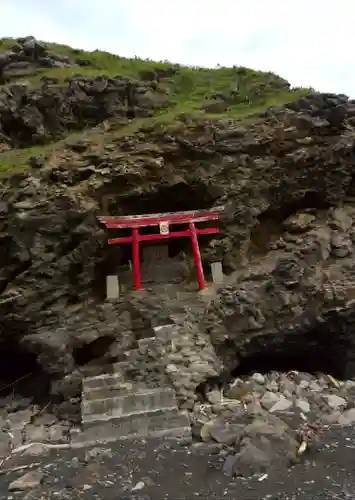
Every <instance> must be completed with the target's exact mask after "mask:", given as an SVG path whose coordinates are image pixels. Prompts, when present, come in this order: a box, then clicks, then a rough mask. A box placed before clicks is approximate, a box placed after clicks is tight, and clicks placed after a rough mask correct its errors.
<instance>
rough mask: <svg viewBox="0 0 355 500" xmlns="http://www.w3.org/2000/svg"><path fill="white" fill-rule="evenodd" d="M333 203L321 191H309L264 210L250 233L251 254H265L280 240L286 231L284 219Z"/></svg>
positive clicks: (328, 206) (323, 207)
mask: <svg viewBox="0 0 355 500" xmlns="http://www.w3.org/2000/svg"><path fill="white" fill-rule="evenodd" d="M330 206H331V204H330V203H329V202H327V200H326V199H325V197H324V196H322V194H321V193H319V192H316V191H308V192H307V193H306V194H305V195H304V196H303V197H302V198H300V199H297V200H291V201H289V202H283V203H280V204H279V206H277V207H276V208H275V207H274V206H273V207H272V208H269V209H267V210H265V211H264V212H262V213H261V214H260V215H259V216H258V218H257V223H256V224H255V226H254V229H253V230H252V232H251V235H250V249H249V252H250V254H257V255H260V254H262V255H264V254H266V253H267V252H268V249H269V245H270V244H271V243H272V242H274V241H276V240H278V239H279V238H280V236H281V235H282V234H283V233H284V232H285V228H284V227H283V223H284V221H285V220H286V219H287V218H288V217H290V216H291V215H294V214H296V213H297V212H301V211H303V212H309V213H314V212H316V211H319V210H327V209H329V208H330Z"/></svg>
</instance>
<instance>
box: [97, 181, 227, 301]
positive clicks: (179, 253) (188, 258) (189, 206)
mask: <svg viewBox="0 0 355 500" xmlns="http://www.w3.org/2000/svg"><path fill="white" fill-rule="evenodd" d="M220 196H221V193H220V192H219V191H218V189H215V188H213V186H211V187H210V186H206V185H205V184H203V183H198V182H195V183H193V184H186V183H184V182H178V183H176V184H173V185H169V186H167V185H159V186H157V187H155V188H152V191H150V192H149V193H143V194H135V195H129V196H115V194H114V185H113V184H112V185H110V187H109V188H105V192H104V193H102V192H101V193H100V197H101V198H100V200H101V211H102V213H103V214H105V215H109V216H113V217H119V216H135V215H148V214H162V213H175V212H186V211H194V210H209V209H211V208H212V207H214V206H215V204H216V201H217V200H218V199H219V197H220ZM215 225H216V221H206V222H198V223H197V227H198V228H199V229H203V228H209V227H215ZM187 229H188V224H186V223H185V224H174V226H173V232H179V231H186V230H187ZM139 232H140V234H142V235H153V234H155V233H156V234H159V233H160V227H159V225H156V226H147V227H140V228H139ZM130 236H131V229H127V228H121V229H117V230H114V229H111V230H110V232H109V237H110V238H124V237H130ZM216 237H217V238H218V235H214V236H213V238H216ZM211 239H212V236H211V235H210V234H204V235H199V237H198V242H199V247H200V251H201V252H203V250H204V249H205V248H206V247H207V246H208V245H209V243H210V241H211ZM152 247H154V250H152V251H151V249H152ZM139 251H140V262H141V272H142V274H144V272H145V270H146V268H147V267H150V265H151V263H152V262H153V261H154V262H155V264H156V265H157V266H158V265H160V266H161V267H160V271H161V272H162V273H163V266H164V265H167V266H169V265H171V266H174V268H175V270H176V274H178V267H179V265H180V264H179V263H183V262H192V260H193V252H192V247H191V239H190V238H189V237H178V238H166V239H164V240H152V241H149V242H148V241H147V242H141V243H140V249H139ZM164 260H165V262H164ZM177 261H179V262H177ZM203 264H204V263H203ZM181 267H182V266H181ZM204 270H205V273H206V278H207V279H208V278H209V274H210V268H209V266H207V264H205V265H204ZM160 271H159V273H160ZM150 272H151V271H150V270H147V273H146V274H147V276H148V279H147V283H148V282H150V283H152V282H153V281H154V280H152V279H151V276H150ZM159 273H158V272H157V273H156V276H157V277H156V281H157V282H158V281H159V280H160V278H158V274H159ZM169 274H170V273H167V282H169V278H168V275H169ZM171 274H172V275H174V271H173V270H172V268H171ZM108 275H119V276H120V286H121V285H122V286H123V288H124V287H125V286H128V288H129V287H131V286H132V285H133V283H132V246H131V243H121V244H117V245H106V248H105V257H104V259H103V260H102V262H100V264H99V266H98V268H97V272H96V276H97V277H96V279H95V290H96V292H95V293H96V294H97V295H98V296H100V297H101V298H104V296H105V283H104V278H103V277H105V276H108ZM161 279H162V280H163V277H162V278H161ZM176 279H177V280H178V278H176ZM143 281H144V279H143V277H142V282H143Z"/></svg>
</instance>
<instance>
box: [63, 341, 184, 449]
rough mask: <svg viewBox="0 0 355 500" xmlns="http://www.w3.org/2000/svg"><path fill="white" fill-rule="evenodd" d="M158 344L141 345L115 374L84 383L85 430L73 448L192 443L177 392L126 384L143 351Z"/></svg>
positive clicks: (75, 433)
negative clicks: (128, 442)
mask: <svg viewBox="0 0 355 500" xmlns="http://www.w3.org/2000/svg"><path fill="white" fill-rule="evenodd" d="M157 341H158V339H157V338H156V337H151V338H145V339H142V340H140V341H138V345H139V347H138V349H132V350H130V351H127V353H126V361H122V362H119V363H115V364H114V365H113V373H112V374H104V375H97V376H95V377H87V378H85V379H84V380H83V388H82V407H81V416H82V427H83V430H82V431H79V430H75V431H73V432H72V435H71V445H72V447H74V448H80V447H84V446H92V445H95V444H98V443H110V442H114V441H117V440H121V439H130V438H131V439H132V438H139V437H145V438H149V437H164V438H173V439H177V440H184V441H190V440H191V427H190V422H189V417H188V414H187V413H186V412H182V411H179V408H178V405H177V401H176V397H175V391H174V389H172V388H170V387H168V386H162V387H155V388H154V387H147V386H146V384H143V383H139V382H129V381H126V380H125V375H124V373H125V371H126V370H129V369H130V368H132V367H134V364H135V361H136V360H137V359H138V358H139V356H142V355H143V356H144V355H145V349H144V347H147V346H149V344H152V345H154V346H156V343H157ZM161 369H162V371H163V366H162V367H161Z"/></svg>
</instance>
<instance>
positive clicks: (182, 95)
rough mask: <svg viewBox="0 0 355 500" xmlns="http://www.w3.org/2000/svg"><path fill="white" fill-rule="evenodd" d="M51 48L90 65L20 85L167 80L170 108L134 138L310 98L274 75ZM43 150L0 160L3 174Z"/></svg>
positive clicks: (5, 45) (3, 44) (1, 43)
mask: <svg viewBox="0 0 355 500" xmlns="http://www.w3.org/2000/svg"><path fill="white" fill-rule="evenodd" d="M15 42H16V40H14V39H9V38H6V39H0V52H1V51H6V50H10V49H11V47H12V45H13V44H14V43H15ZM46 46H47V47H48V50H49V51H51V52H54V53H56V54H60V55H62V56H67V57H68V58H69V59H70V60H71V61H73V62H77V63H79V62H81V63H83V62H85V65H84V66H80V67H79V66H78V67H69V68H49V69H48V68H40V69H38V70H35V72H34V73H33V74H30V75H23V76H22V77H20V78H18V80H20V81H26V82H28V83H29V84H30V85H32V86H33V87H38V86H39V85H40V84H41V79H42V78H43V77H44V76H45V77H53V78H57V79H58V85H64V82H65V80H66V79H67V78H68V77H72V76H74V75H78V74H81V75H84V76H98V75H103V76H108V77H117V76H127V77H130V78H133V79H140V78H141V76H142V74H143V73H146V72H152V71H154V72H157V73H159V74H160V75H162V76H161V77H160V79H159V88H160V90H161V91H163V92H166V93H167V95H168V98H169V102H170V104H169V107H168V108H167V109H164V110H160V111H158V112H157V113H156V115H155V116H154V117H152V118H146V119H137V120H135V121H134V122H133V124H131V125H130V126H129V127H128V128H127V131H128V130H130V132H131V133H134V132H136V131H138V130H139V129H141V127H142V126H149V124H152V125H155V124H157V125H159V124H160V125H164V124H174V123H175V122H178V120H179V116H180V115H195V116H196V115H197V116H202V117H203V116H204V117H206V118H208V119H213V118H216V119H224V118H231V119H234V120H235V119H237V120H238V119H239V120H243V119H246V118H250V117H252V116H253V115H255V114H259V113H260V112H262V111H264V110H265V109H267V108H269V107H276V106H282V105H284V104H286V103H287V102H290V101H292V100H294V99H296V98H297V97H300V96H302V95H305V94H307V93H308V90H307V89H294V90H292V89H291V90H289V88H288V84H287V82H286V81H285V80H284V79H282V78H281V77H279V76H277V75H275V74H273V73H271V72H262V71H255V70H251V69H248V68H244V67H232V68H225V67H219V68H215V69H207V68H198V67H186V66H182V65H178V64H172V63H170V62H165V61H164V62H155V61H150V60H142V59H139V58H132V59H129V58H124V57H119V56H117V55H113V54H109V53H108V52H103V51H98V50H96V51H93V52H87V51H83V50H79V49H73V48H71V47H69V46H66V45H59V44H53V43H46ZM18 80H17V81H18ZM11 83H13V80H12V81H11V82H10V84H11ZM122 132H124V131H122ZM35 149H36V151H34V150H35ZM40 150H41V148H40V147H39V148H30V149H26V150H22V152H16V151H10V152H6V153H2V154H0V171H9V170H10V171H11V170H13V169H14V168H15V167H16V166H19V165H24V164H26V163H27V162H28V159H29V157H30V156H32V155H34V154H39V152H40Z"/></svg>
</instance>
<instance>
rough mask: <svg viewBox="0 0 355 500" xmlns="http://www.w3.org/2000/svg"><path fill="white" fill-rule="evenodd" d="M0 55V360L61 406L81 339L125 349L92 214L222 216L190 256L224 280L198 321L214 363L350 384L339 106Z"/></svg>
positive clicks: (354, 191)
mask: <svg viewBox="0 0 355 500" xmlns="http://www.w3.org/2000/svg"><path fill="white" fill-rule="evenodd" d="M1 47H3V49H4V52H3V53H0V70H1V73H0V74H1V78H2V82H3V85H2V87H0V147H1V148H2V151H3V152H2V153H1V154H0V170H1V171H2V174H3V175H2V177H1V181H0V182H1V202H0V224H1V232H0V241H1V244H0V318H1V322H0V340H1V341H2V345H3V352H4V353H6V357H7V358H8V359H9V363H5V364H6V366H7V364H9V365H11V363H14V362H15V363H19V364H21V365H22V368H23V369H24V370H25V369H26V368H27V371H31V370H35V367H36V370H41V373H42V374H43V373H45V374H46V375H47V376H48V377H49V378H50V380H51V381H52V387H51V389H48V390H49V391H51V392H52V394H60V395H61V397H63V391H62V389H61V386H60V384H61V381H62V379H63V377H65V376H66V375H68V374H70V373H72V372H74V371H75V370H76V368H77V366H78V364H80V363H82V361H80V359H83V356H84V358H85V355H84V354H83V351H82V349H84V348H85V346H86V348H87V349H89V347H88V346H89V345H90V343H92V342H95V341H96V340H97V339H99V338H100V339H106V344H105V345H106V347H107V346H108V345H109V343H110V342H111V341H112V339H115V340H117V339H118V340H119V342H120V343H121V345H122V348H123V347H124V346H125V345H128V344H129V341H130V340H129V338H128V337H129V335H128V334H127V332H128V331H129V325H128V324H127V316H126V313H127V310H129V308H132V307H134V301H135V299H132V298H131V297H129V300H128V298H127V300H126V301H125V300H121V301H120V302H119V303H117V304H116V305H110V304H107V303H105V302H104V301H103V296H104V293H103V288H104V278H105V269H106V268H105V266H106V265H107V260H108V250H107V248H106V245H105V241H106V237H105V234H104V233H103V231H102V229H101V228H100V226H99V225H98V223H97V216H98V215H99V214H100V213H102V211H103V210H105V209H108V210H109V212H110V213H112V214H133V213H136V214H137V213H146V212H151V213H154V212H165V211H175V210H193V209H201V208H208V207H211V206H224V207H225V210H224V215H223V220H222V224H221V226H222V227H221V232H220V234H219V236H218V238H215V239H213V240H212V241H209V242H208V243H206V244H202V248H201V250H202V257H203V260H204V262H205V263H209V262H212V261H215V260H221V261H222V263H223V267H224V271H225V273H226V275H227V278H226V284H225V286H223V287H222V288H221V289H220V290H218V292H217V294H216V297H215V299H214V300H213V301H212V303H211V304H210V305H209V307H208V309H207V310H206V311H205V313H204V315H203V320H202V321H201V324H200V327H201V328H203V329H204V330H205V331H207V332H208V333H209V335H210V338H211V340H212V343H213V345H214V347H215V349H216V352H217V353H218V354H219V356H220V358H221V360H222V361H223V364H224V366H225V368H226V369H227V370H229V371H233V370H237V369H238V366H239V369H240V370H245V371H247V370H248V369H251V368H252V367H253V363H255V364H258V363H259V364H262V363H264V364H265V363H267V362H268V363H269V364H270V363H271V362H273V363H275V367H276V365H277V363H279V362H280V356H279V358H277V353H281V354H282V356H283V359H284V360H285V356H288V358H290V357H291V356H292V355H294V356H296V357H297V356H298V361H299V363H301V362H303V363H304V366H306V365H307V363H308V365H307V369H308V371H312V370H313V369H317V368H318V369H319V370H323V369H327V370H328V371H333V372H334V373H335V372H339V371H341V369H343V368H344V370H345V372H347V375H351V374H354V370H355V366H354V365H353V356H354V353H355V350H354V346H353V340H352V339H353V338H354V336H353V327H352V323H353V315H354V304H353V298H354V297H355V278H354V277H355V267H354V252H355V247H354V245H355V198H354V197H355V184H354V173H355V155H354V147H355V101H352V100H349V99H348V98H347V97H346V96H343V95H334V94H321V93H317V92H313V91H306V90H302V89H291V88H290V86H289V85H288V84H287V82H285V81H284V80H282V79H281V78H278V77H276V76H275V75H271V74H262V73H257V72H252V71H250V72H249V70H246V69H245V68H234V69H233V70H232V69H231V70H228V71H230V72H229V73H228V71H227V69H226V68H221V69H220V70H210V72H209V73H208V72H207V70H199V69H191V68H187V69H186V68H180V67H177V66H173V65H168V64H163V63H160V64H156V63H151V62H147V61H142V62H141V66H139V69H138V70H137V64H138V63H137V61H131V62H129V61H125V60H122V59H119V58H116V59H115V58H114V56H111V58H112V60H113V61H114V68H113V69H112V68H111V69H110V71H108V70H107V69H106V70H105V69H104V68H102V67H101V68H100V67H99V66H100V65H99V64H98V62H97V61H99V60H100V61H101V63H100V64H101V65H102V66H104V65H103V64H102V57H101V59H99V55H96V56H95V57H94V55H93V54H91V55H90V54H89V55H88V54H85V53H81V52H80V51H72V52H70V51H69V48H66V49H65V50H66V52H65V53H66V54H67V55H65V56H64V55H61V53H63V48H62V49H61V47H60V46H59V47H58V48H57V50H58V51H59V53H58V54H56V53H55V52H54V49H55V47H54V49H53V50H49V49H48V48H47V46H46V45H45V44H42V43H39V42H37V41H36V40H34V39H33V38H27V39H21V40H18V41H16V42H15V41H11V43H10V41H9V40H5V41H3V45H2V46H0V49H1ZM11 47H12V48H11ZM70 50H72V49H70ZM61 51H62V52H61ZM68 51H69V52H68ZM68 53H69V55H68ZM105 57H106V56H105ZM107 57H108V56H107ZM93 61H94V63H95V64H96V66H95V64H94V63H93ZM110 61H111V59H110ZM117 61H118V62H117ZM116 63H117V64H118V63H119V64H120V68H121V69H120V70H115V68H116V66H115V64H116ZM130 65H131V66H130ZM134 65H136V66H134ZM132 67H134V68H135V69H134V75H133V76H134V78H133V77H132V75H131V74H125V72H126V73H130V72H132ZM24 68H25V70H26V74H25V75H23V74H21V75H18V76H16V74H17V73H16V71H18V70H19V69H24ZM48 68H50V69H49V70H48ZM115 71H117V72H116V74H114V73H115ZM213 71H215V73H213ZM218 71H220V72H221V73H218ZM75 73H81V75H80V76H78V75H77V76H76V75H75ZM217 74H218V75H222V77H221V78H220V77H219V76H216V75H217ZM206 75H209V76H206ZM226 75H227V76H228V78H229V79H228V83H227V84H226ZM233 75H234V76H233ZM39 77H40V78H39ZM193 78H195V80H193ZM219 78H220V79H219ZM206 79H207V80H208V85H207V88H208V91H205V90H206V88H205V85H206ZM191 82H192V83H191ZM211 82H212V83H211ZM198 85H200V87H198ZM219 85H220V87H221V88H219ZM73 131H76V133H75V134H74V133H72V132H73ZM105 200H106V201H105ZM107 200H108V202H107ZM107 203H108V205H107ZM105 204H106V207H104V205H105ZM310 347H312V349H313V351H312V349H310ZM101 349H102V351H103V352H102V354H103V355H104V351H105V347H104V344H102V346H101ZM334 349H336V351H334ZM80 350H81V351H80ZM320 352H321V353H322V355H321V356H320V358H319V362H318V360H317V353H318V354H319V353H320ZM326 352H328V353H329V352H331V353H332V356H328V357H327V356H326V355H325V354H324V353H326ZM335 352H336V353H337V355H336V356H335V357H334V353H335ZM78 353H81V357H80V355H79V354H78ZM264 354H266V355H264ZM313 354H314V358H313V366H310V365H312V363H311V362H310V355H313ZM33 356H34V357H36V359H37V365H39V366H37V365H36V364H35V363H34V361H33V359H34V358H33ZM257 356H259V358H257ZM12 357H13V358H12ZM89 358H90V356H89V355H88V359H89ZM328 358H329V359H328ZM330 358H332V359H330ZM243 363H244V365H243ZM322 363H323V364H322ZM285 364H287V363H285ZM255 368H256V369H257V366H256V367H255ZM271 368H272V367H271ZM287 368H288V367H287V366H286V369H287ZM5 371H6V370H5V369H4V370H3V373H2V374H0V375H2V377H3V378H5V375H6V374H5ZM13 372H14V375H15V374H16V370H13ZM345 372H344V371H343V372H342V373H341V375H342V374H344V373H345ZM0 378H1V376H0ZM42 378H43V377H42ZM66 391H68V388H67V387H66ZM74 392H75V390H74ZM65 395H66V396H68V392H66V393H65Z"/></svg>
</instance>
